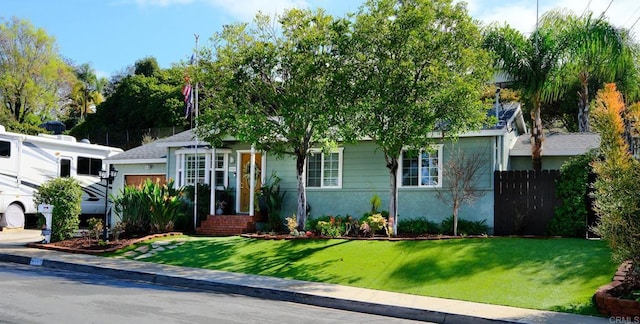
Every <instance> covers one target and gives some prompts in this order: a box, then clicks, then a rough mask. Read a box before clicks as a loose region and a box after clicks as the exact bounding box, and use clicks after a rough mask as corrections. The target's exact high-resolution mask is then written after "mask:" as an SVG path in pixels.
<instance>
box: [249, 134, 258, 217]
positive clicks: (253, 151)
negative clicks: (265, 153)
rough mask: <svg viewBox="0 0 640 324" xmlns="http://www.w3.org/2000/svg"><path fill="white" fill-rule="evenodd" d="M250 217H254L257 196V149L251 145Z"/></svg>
mask: <svg viewBox="0 0 640 324" xmlns="http://www.w3.org/2000/svg"><path fill="white" fill-rule="evenodd" d="M249 173H250V176H249V216H253V214H254V209H255V207H256V206H255V194H256V192H255V191H256V181H255V179H256V148H255V146H253V144H251V171H250V172H249Z"/></svg>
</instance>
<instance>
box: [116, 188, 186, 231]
mask: <svg viewBox="0 0 640 324" xmlns="http://www.w3.org/2000/svg"><path fill="white" fill-rule="evenodd" d="M182 196H183V193H182V188H179V189H176V188H174V181H173V180H171V181H169V182H167V183H166V184H160V183H159V182H153V181H151V180H149V179H147V180H146V181H145V182H144V183H143V184H142V186H140V188H136V187H132V186H127V187H125V188H123V189H122V191H121V192H120V194H119V195H118V197H116V198H114V203H115V209H116V211H117V213H118V214H119V215H120V220H121V221H122V222H123V223H124V224H125V231H126V232H127V233H128V234H130V235H137V234H143V235H144V234H148V233H162V232H169V231H172V230H173V229H174V226H175V224H176V223H177V222H180V218H184V217H186V215H185V209H186V208H185V204H186V202H185V200H184V199H182Z"/></svg>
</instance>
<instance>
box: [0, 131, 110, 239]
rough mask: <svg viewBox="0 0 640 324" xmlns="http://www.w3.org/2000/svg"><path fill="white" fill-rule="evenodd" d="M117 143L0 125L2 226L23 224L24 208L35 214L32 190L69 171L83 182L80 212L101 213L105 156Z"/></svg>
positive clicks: (0, 203)
mask: <svg viewBox="0 0 640 324" xmlns="http://www.w3.org/2000/svg"><path fill="white" fill-rule="evenodd" d="M120 152H122V150H121V149H119V148H114V147H108V146H103V145H96V144H90V143H88V141H84V140H83V141H80V142H77V141H76V139H75V137H73V136H68V135H47V134H40V135H38V136H33V135H25V134H18V133H11V132H7V131H6V129H5V128H4V126H2V125H0V228H22V227H24V225H25V214H35V213H36V212H37V206H36V205H35V204H34V202H33V194H34V192H35V191H37V190H38V188H39V187H40V185H42V184H43V183H45V182H46V181H48V180H50V179H54V178H57V177H72V178H75V179H76V180H78V182H79V183H80V185H81V186H82V190H83V195H82V213H83V214H104V212H105V190H106V184H105V182H106V181H101V180H100V176H99V171H100V170H102V169H103V168H106V167H107V165H104V163H103V159H105V158H107V157H110V156H112V155H115V154H118V153H120Z"/></svg>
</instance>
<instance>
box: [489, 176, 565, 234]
mask: <svg viewBox="0 0 640 324" xmlns="http://www.w3.org/2000/svg"><path fill="white" fill-rule="evenodd" d="M559 175H560V171H559V170H543V171H538V172H536V171H531V170H523V171H495V172H494V185H495V190H494V202H495V203H494V204H495V208H494V229H493V232H494V235H546V230H547V224H548V223H549V220H551V218H552V217H553V214H554V209H555V206H556V205H557V204H558V202H559V200H558V199H557V198H556V188H555V181H556V179H557V178H558V176H559Z"/></svg>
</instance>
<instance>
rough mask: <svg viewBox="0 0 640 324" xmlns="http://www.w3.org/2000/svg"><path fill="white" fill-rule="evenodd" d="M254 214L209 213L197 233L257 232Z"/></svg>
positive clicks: (238, 233)
mask: <svg viewBox="0 0 640 324" xmlns="http://www.w3.org/2000/svg"><path fill="white" fill-rule="evenodd" d="M255 230H256V225H255V221H254V218H253V216H248V215H209V216H207V219H206V220H204V221H202V223H201V224H200V227H198V228H197V229H196V234H199V235H211V236H231V235H240V234H243V233H249V232H255Z"/></svg>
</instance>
